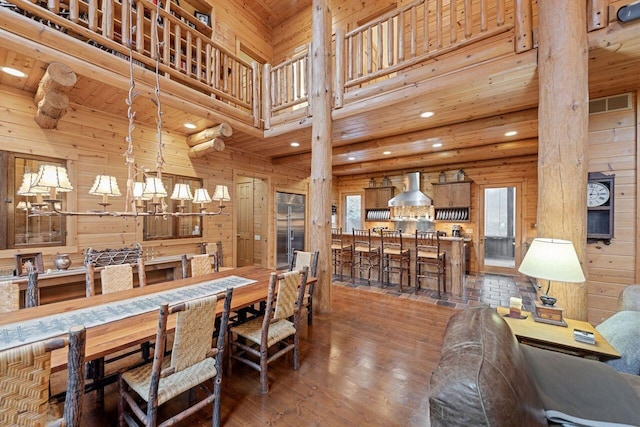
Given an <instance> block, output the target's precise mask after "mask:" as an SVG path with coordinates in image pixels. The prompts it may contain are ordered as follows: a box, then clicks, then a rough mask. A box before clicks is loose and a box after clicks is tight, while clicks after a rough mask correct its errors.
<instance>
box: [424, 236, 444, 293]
mask: <svg viewBox="0 0 640 427" xmlns="http://www.w3.org/2000/svg"><path fill="white" fill-rule="evenodd" d="M446 265H447V263H446V253H445V252H442V251H441V250H440V235H439V234H438V233H437V232H436V231H416V292H418V289H420V279H424V278H428V277H433V276H436V278H437V281H438V288H437V289H438V298H440V295H441V294H440V276H442V291H446V283H447V280H446V279H447V270H446Z"/></svg>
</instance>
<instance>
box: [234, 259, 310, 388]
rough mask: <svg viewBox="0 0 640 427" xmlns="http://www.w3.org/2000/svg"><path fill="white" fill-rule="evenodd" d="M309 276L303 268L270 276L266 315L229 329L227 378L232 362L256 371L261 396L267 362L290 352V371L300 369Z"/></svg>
mask: <svg viewBox="0 0 640 427" xmlns="http://www.w3.org/2000/svg"><path fill="white" fill-rule="evenodd" d="M308 274H309V268H308V267H303V269H302V272H300V271H297V270H294V271H290V272H287V273H280V274H278V273H271V276H270V278H269V289H268V292H267V303H266V309H265V314H264V315H262V316H259V317H256V318H254V319H251V320H249V321H247V322H245V323H242V324H240V325H237V326H232V327H230V328H229V356H230V358H229V375H231V359H234V360H238V361H240V362H242V363H244V364H245V365H247V366H249V367H251V368H253V369H255V370H257V371H258V372H260V391H261V392H262V394H266V393H267V392H268V391H269V382H268V377H267V368H268V366H269V363H271V362H273V361H274V360H276V359H278V358H279V357H280V356H283V355H285V354H287V353H289V352H293V369H294V370H298V368H299V366H300V355H299V345H298V341H299V338H298V331H299V330H300V307H301V305H302V298H303V297H304V292H305V285H306V283H307V275H308ZM276 285H278V289H277V291H276ZM276 295H277V296H276ZM234 336H235V337H234ZM274 347H276V348H275V349H274ZM270 350H273V352H271V354H270ZM276 350H277V351H276Z"/></svg>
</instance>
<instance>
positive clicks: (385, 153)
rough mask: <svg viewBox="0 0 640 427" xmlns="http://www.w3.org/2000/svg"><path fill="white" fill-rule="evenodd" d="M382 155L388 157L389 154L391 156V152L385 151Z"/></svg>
mask: <svg viewBox="0 0 640 427" xmlns="http://www.w3.org/2000/svg"><path fill="white" fill-rule="evenodd" d="M382 154H384V155H385V156H388V155H389V154H391V151H384V152H383V153H382Z"/></svg>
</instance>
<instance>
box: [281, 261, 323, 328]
mask: <svg viewBox="0 0 640 427" xmlns="http://www.w3.org/2000/svg"><path fill="white" fill-rule="evenodd" d="M319 255H320V251H315V252H304V251H296V250H294V251H293V257H292V259H291V267H290V268H289V271H293V270H302V268H303V267H307V268H309V274H310V275H311V276H312V277H316V270H317V269H318V256H319ZM314 284H315V283H311V284H310V285H309V287H308V288H307V291H306V292H305V294H304V298H303V299H302V308H305V309H306V310H307V324H308V325H311V324H313V288H314Z"/></svg>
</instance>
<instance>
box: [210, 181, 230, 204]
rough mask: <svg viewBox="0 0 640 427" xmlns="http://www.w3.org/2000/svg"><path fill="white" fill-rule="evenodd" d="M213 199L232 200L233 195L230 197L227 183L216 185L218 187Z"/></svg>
mask: <svg viewBox="0 0 640 427" xmlns="http://www.w3.org/2000/svg"><path fill="white" fill-rule="evenodd" d="M213 200H220V201H223V202H228V201H230V200H231V197H229V189H228V188H227V186H226V185H216V189H215V190H214V192H213Z"/></svg>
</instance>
